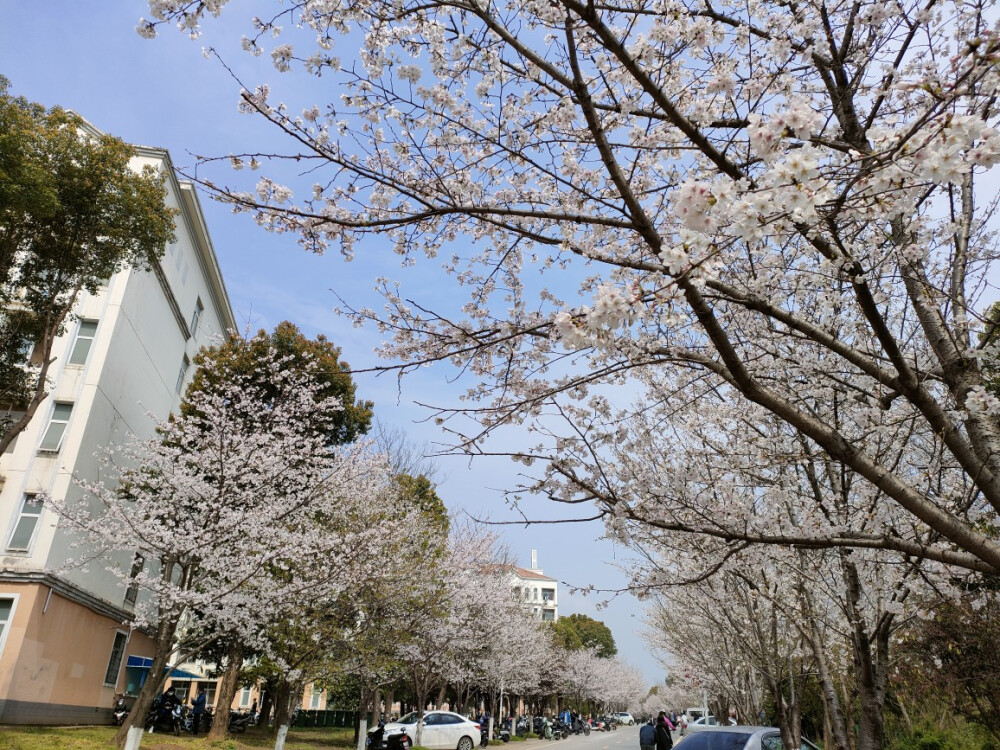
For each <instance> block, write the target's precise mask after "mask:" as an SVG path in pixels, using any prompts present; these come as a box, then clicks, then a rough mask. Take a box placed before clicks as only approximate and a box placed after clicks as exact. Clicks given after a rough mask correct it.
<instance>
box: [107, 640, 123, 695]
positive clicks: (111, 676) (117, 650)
mask: <svg viewBox="0 0 1000 750" xmlns="http://www.w3.org/2000/svg"><path fill="white" fill-rule="evenodd" d="M126 644H128V633H126V632H124V631H123V630H116V631H115V643H114V645H113V646H112V647H111V658H110V659H108V671H107V672H106V673H105V674H104V684H105V685H110V686H111V687H114V686H115V685H117V684H118V672H119V671H120V670H121V667H122V659H124V658H125V646H126Z"/></svg>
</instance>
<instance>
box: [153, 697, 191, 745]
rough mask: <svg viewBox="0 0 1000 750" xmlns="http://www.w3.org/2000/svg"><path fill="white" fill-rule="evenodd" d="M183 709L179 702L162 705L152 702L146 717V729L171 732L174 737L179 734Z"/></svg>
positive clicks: (182, 721)
mask: <svg viewBox="0 0 1000 750" xmlns="http://www.w3.org/2000/svg"><path fill="white" fill-rule="evenodd" d="M183 723H184V720H183V711H182V710H181V705H180V704H179V703H177V704H173V705H172V706H171V705H166V706H164V705H163V704H162V703H159V704H157V703H154V704H153V707H152V708H151V709H150V711H149V716H147V717H146V724H145V727H146V731H147V732H149V733H150V734H152V733H153V732H173V733H174V736H175V737H179V736H180V734H181V726H182V725H183Z"/></svg>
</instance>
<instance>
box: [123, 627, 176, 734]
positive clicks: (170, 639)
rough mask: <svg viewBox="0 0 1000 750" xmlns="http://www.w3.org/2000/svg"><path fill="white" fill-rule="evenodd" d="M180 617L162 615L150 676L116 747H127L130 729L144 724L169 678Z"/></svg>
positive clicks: (124, 725)
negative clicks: (169, 664)
mask: <svg viewBox="0 0 1000 750" xmlns="http://www.w3.org/2000/svg"><path fill="white" fill-rule="evenodd" d="M178 619H179V618H178V617H161V618H160V623H159V625H158V626H157V628H156V647H155V649H156V650H155V652H154V654H153V664H152V666H151V667H150V668H149V676H148V677H147V678H146V682H145V683H144V684H143V686H142V690H140V691H139V697H138V698H136V701H135V703H134V704H133V706H132V710H131V711H129V712H128V716H126V717H125V721H124V722H123V723H122V725H121V727H119V728H118V731H117V732H116V733H115V739H114V743H115V747H118V748H122V747H125V740H126V739H128V730H129V729H130V728H131V727H133V726H140V727H141V726H142V725H143V724H144V723H145V721H146V717H147V716H148V715H149V709H150V708H151V707H152V705H153V701H154V700H155V699H156V697H157V696H158V695H159V694H160V687H161V686H162V685H163V683H164V682H166V679H167V673H166V669H167V662H168V661H169V659H170V653H171V651H173V648H174V633H175V632H176V631H177V622H178Z"/></svg>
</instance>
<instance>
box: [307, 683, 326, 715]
mask: <svg viewBox="0 0 1000 750" xmlns="http://www.w3.org/2000/svg"><path fill="white" fill-rule="evenodd" d="M322 703H323V691H322V690H316V689H315V688H313V690H312V692H311V693H310V695H309V710H310V711H320V710H322V709H321V708H320V704H322Z"/></svg>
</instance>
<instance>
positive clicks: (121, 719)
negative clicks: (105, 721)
mask: <svg viewBox="0 0 1000 750" xmlns="http://www.w3.org/2000/svg"><path fill="white" fill-rule="evenodd" d="M111 714H112V716H114V718H115V724H116V725H117V726H121V725H122V724H124V723H125V719H126V718H127V717H128V704H127V703H126V702H125V696H124V695H120V696H118V698H117V699H116V700H115V705H114V707H113V708H112V709H111Z"/></svg>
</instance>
